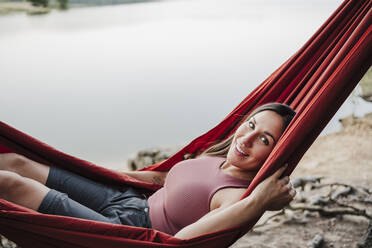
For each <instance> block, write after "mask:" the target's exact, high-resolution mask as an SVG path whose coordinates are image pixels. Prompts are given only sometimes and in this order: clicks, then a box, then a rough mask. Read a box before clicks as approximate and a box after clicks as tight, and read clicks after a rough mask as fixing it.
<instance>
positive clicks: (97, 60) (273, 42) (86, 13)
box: [0, 0, 372, 167]
mask: <svg viewBox="0 0 372 248" xmlns="http://www.w3.org/2000/svg"><path fill="white" fill-rule="evenodd" d="M340 3H341V1H339V0H337V1H336V0H311V1H296V0H292V1H280V4H279V1H276V0H260V1H258V0H257V1H248V0H234V1H223V0H213V1H210V0H179V1H160V2H150V3H139V4H130V5H119V6H107V7H92V8H81V9H72V10H69V11H66V12H58V11H55V12H52V13H51V14H48V15H44V16H27V15H23V14H17V15H10V16H1V17H0V86H1V91H0V114H1V120H2V121H4V122H6V123H8V124H10V125H12V126H14V127H16V128H17V129H20V130H22V131H24V132H26V133H28V134H30V135H32V136H34V137H36V138H38V139H40V140H42V141H44V142H46V143H48V144H50V145H52V146H54V147H56V148H57V149H61V150H63V151H65V152H67V153H70V154H72V155H76V156H78V157H81V158H83V159H86V160H89V161H92V162H95V163H98V164H100V165H103V166H109V167H113V166H122V165H123V164H125V161H126V159H127V157H128V156H130V154H133V153H135V152H136V151H137V150H139V149H142V148H149V147H154V146H164V147H166V146H173V145H183V144H187V143H188V142H190V141H191V140H192V139H194V138H196V137H197V136H199V135H201V134H202V133H204V132H206V131H208V130H209V129H211V128H212V127H214V125H216V124H217V123H218V122H220V121H221V120H222V119H223V118H224V117H225V116H226V115H227V114H228V113H229V112H230V111H231V110H232V109H233V108H234V107H235V106H236V105H237V104H238V103H239V102H240V101H241V100H242V99H243V98H244V97H245V96H246V95H247V94H248V93H249V92H250V91H251V90H252V89H254V88H255V87H256V86H257V85H258V84H259V83H260V82H262V81H263V80H264V79H265V78H266V77H267V76H269V75H270V74H271V73H272V72H273V71H274V70H275V69H276V68H277V67H279V66H280V65H281V64H282V63H283V62H284V61H285V60H286V59H288V58H289V57H290V56H291V55H292V54H293V53H294V52H296V51H297V50H298V49H299V48H300V47H301V46H302V45H303V44H304V43H305V42H306V41H307V39H308V38H309V37H310V36H311V35H312V34H313V33H314V32H315V31H316V30H317V28H318V27H320V25H321V24H322V23H323V22H324V21H325V20H326V18H328V16H329V15H330V14H331V13H332V12H333V11H334V10H335V9H336V8H337V7H338V6H339V4H340ZM355 106H356V107H355ZM353 108H354V109H353ZM371 110H372V108H371V106H370V105H368V104H366V103H359V104H358V105H352V104H351V102H350V100H349V101H348V102H346V103H345V105H344V106H343V107H342V108H341V110H340V111H339V113H338V114H337V116H336V118H339V117H341V116H344V115H346V114H350V113H351V112H352V111H355V112H356V114H362V113H364V112H367V111H371ZM337 129H338V123H337V120H336V121H332V122H331V123H330V125H329V126H328V127H327V129H326V131H327V132H330V131H336V130H337Z"/></svg>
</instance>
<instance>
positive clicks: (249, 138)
mask: <svg viewBox="0 0 372 248" xmlns="http://www.w3.org/2000/svg"><path fill="white" fill-rule="evenodd" d="M256 137H257V134H256V132H249V133H246V134H245V135H244V136H243V137H242V139H241V143H242V144H243V145H244V146H245V147H252V145H253V142H254V140H255V139H256Z"/></svg>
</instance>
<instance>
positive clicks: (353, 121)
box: [339, 113, 372, 135]
mask: <svg viewBox="0 0 372 248" xmlns="http://www.w3.org/2000/svg"><path fill="white" fill-rule="evenodd" d="M339 122H341V125H342V130H341V132H348V133H352V134H359V133H360V134H362V135H366V133H369V134H370V133H372V113H368V114H365V115H364V116H363V117H355V116H354V115H349V116H346V117H345V118H342V119H339Z"/></svg>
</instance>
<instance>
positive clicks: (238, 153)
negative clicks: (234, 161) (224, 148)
mask: <svg viewBox="0 0 372 248" xmlns="http://www.w3.org/2000/svg"><path fill="white" fill-rule="evenodd" d="M234 151H235V153H236V154H237V155H239V156H243V157H248V156H249V155H248V154H247V153H246V152H244V151H243V150H242V149H241V148H240V146H239V144H236V145H235V149H234Z"/></svg>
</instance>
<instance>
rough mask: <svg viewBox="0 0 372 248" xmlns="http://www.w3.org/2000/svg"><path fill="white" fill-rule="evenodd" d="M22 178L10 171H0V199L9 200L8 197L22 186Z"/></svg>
mask: <svg viewBox="0 0 372 248" xmlns="http://www.w3.org/2000/svg"><path fill="white" fill-rule="evenodd" d="M23 179H24V178H23V177H22V176H20V175H18V174H17V173H14V172H11V171H0V197H1V198H4V199H9V196H10V195H11V194H12V193H13V192H15V191H17V190H18V189H19V188H20V187H22V185H24V182H23V181H24V180H23Z"/></svg>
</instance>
